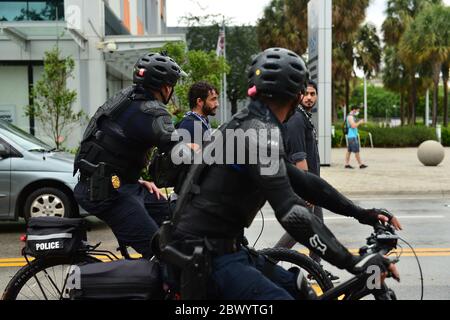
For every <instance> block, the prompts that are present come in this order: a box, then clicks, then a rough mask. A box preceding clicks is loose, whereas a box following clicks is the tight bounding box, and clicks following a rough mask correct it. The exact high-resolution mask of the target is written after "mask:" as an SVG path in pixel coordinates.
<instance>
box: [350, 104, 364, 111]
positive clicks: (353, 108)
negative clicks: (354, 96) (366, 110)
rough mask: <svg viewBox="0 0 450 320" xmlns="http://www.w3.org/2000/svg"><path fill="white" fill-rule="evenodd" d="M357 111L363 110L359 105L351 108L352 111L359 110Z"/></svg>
mask: <svg viewBox="0 0 450 320" xmlns="http://www.w3.org/2000/svg"><path fill="white" fill-rule="evenodd" d="M357 109H361V107H360V106H359V105H357V104H354V105H352V106H351V107H350V110H357Z"/></svg>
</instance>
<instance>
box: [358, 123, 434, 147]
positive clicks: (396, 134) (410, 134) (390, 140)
mask: <svg viewBox="0 0 450 320" xmlns="http://www.w3.org/2000/svg"><path fill="white" fill-rule="evenodd" d="M362 131H364V132H370V133H371V134H372V138H373V145H374V147H379V148H396V147H417V146H419V145H420V144H421V143H422V142H424V141H426V140H437V139H436V131H435V128H428V127H424V126H403V127H395V128H379V127H371V126H368V127H364V128H362V129H361V130H360V132H362Z"/></svg>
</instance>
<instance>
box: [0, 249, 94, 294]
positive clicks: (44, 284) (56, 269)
mask: <svg viewBox="0 0 450 320" xmlns="http://www.w3.org/2000/svg"><path fill="white" fill-rule="evenodd" d="M93 262H100V260H98V259H96V258H94V257H92V256H89V255H77V256H74V257H48V258H45V259H43V258H40V259H35V260H33V261H31V262H30V264H27V265H25V266H24V267H22V268H21V269H20V270H19V271H18V272H17V273H16V274H15V275H14V276H13V277H12V279H11V280H10V281H9V283H8V285H7V286H6V288H5V291H4V292H3V296H2V300H61V299H63V297H64V290H65V289H66V288H67V286H66V285H67V279H68V275H69V270H70V267H71V266H72V265H82V264H86V263H93Z"/></svg>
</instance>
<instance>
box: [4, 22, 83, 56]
mask: <svg viewBox="0 0 450 320" xmlns="http://www.w3.org/2000/svg"><path fill="white" fill-rule="evenodd" d="M1 35H3V36H4V37H7V38H8V39H9V40H11V41H13V42H14V43H16V44H18V45H19V46H20V47H21V48H22V49H23V50H24V51H27V50H28V44H29V43H30V41H34V40H73V41H75V42H76V43H77V44H78V46H79V47H80V48H81V49H82V50H84V49H85V44H86V42H87V38H86V37H85V36H84V35H83V34H82V33H81V32H80V31H78V30H75V29H71V28H69V27H68V26H67V23H66V22H65V21H3V22H0V37H1Z"/></svg>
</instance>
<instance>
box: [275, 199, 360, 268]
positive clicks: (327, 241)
mask: <svg viewBox="0 0 450 320" xmlns="http://www.w3.org/2000/svg"><path fill="white" fill-rule="evenodd" d="M280 223H281V225H282V226H283V228H285V229H286V231H287V232H288V233H289V234H290V235H291V236H292V237H293V238H294V239H295V240H297V241H298V242H300V243H301V244H303V245H305V246H306V247H308V248H309V249H311V250H312V251H314V252H315V253H317V254H318V255H319V256H321V257H323V258H324V259H325V260H326V261H328V262H330V263H331V264H333V265H335V266H337V267H338V268H341V269H347V270H348V269H350V268H351V267H352V266H353V265H354V264H355V258H354V257H353V256H352V254H351V253H350V252H349V251H348V250H347V249H346V248H345V247H344V246H343V245H342V244H341V243H340V242H339V241H338V240H337V239H336V238H335V237H334V235H333V234H332V233H331V231H330V230H329V229H328V228H327V227H326V226H325V225H324V224H323V223H322V222H321V221H320V220H319V219H318V218H317V217H316V216H314V215H313V214H311V213H310V212H309V211H308V210H307V209H306V208H303V207H301V206H299V205H294V206H293V207H292V208H291V209H290V210H289V212H288V213H286V214H285V215H284V216H283V217H282V218H281V219H280Z"/></svg>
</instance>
